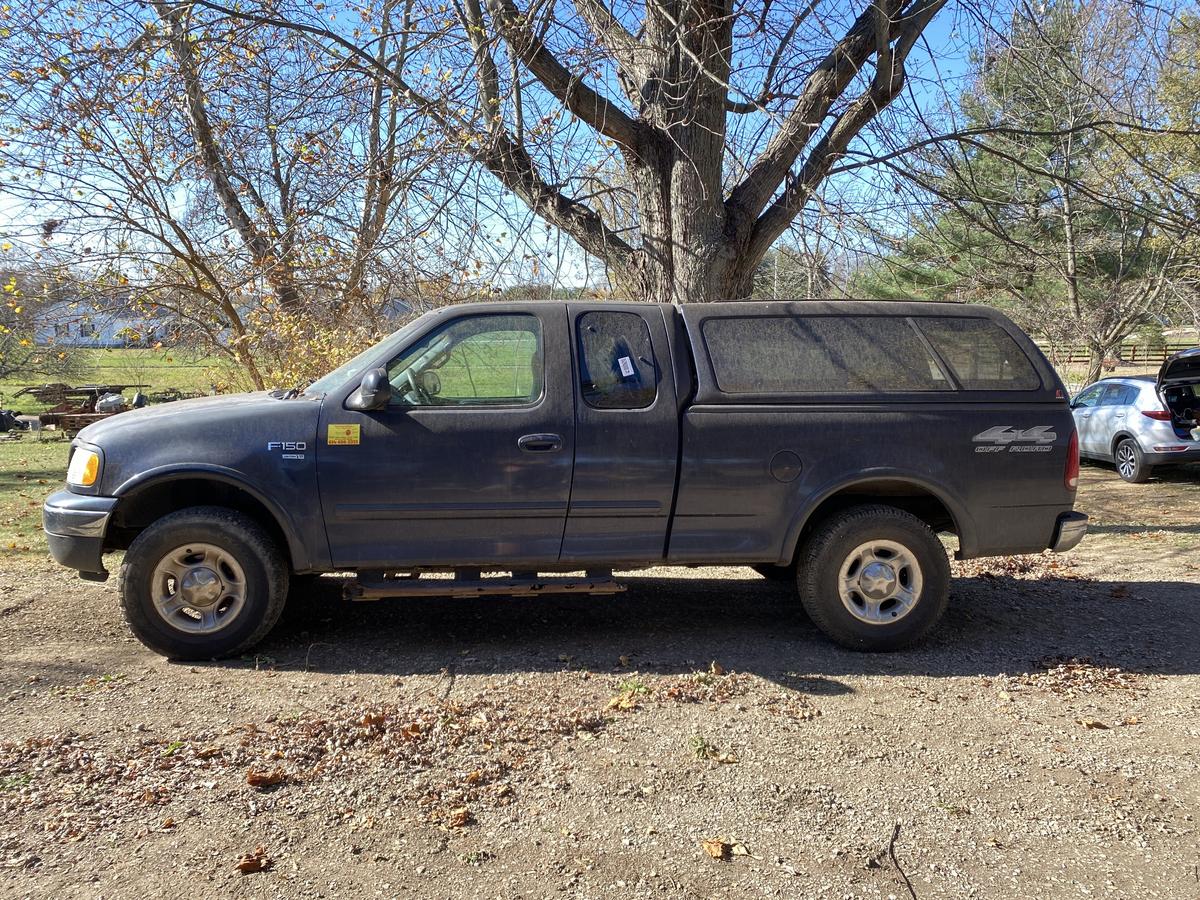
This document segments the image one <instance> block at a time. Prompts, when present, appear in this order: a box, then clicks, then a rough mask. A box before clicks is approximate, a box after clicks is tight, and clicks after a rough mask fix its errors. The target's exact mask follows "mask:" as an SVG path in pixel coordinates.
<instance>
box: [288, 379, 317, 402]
mask: <svg viewBox="0 0 1200 900" xmlns="http://www.w3.org/2000/svg"><path fill="white" fill-rule="evenodd" d="M310 384H312V381H311V380H309V381H304V382H301V383H300V384H298V385H296V386H295V387H294V388H292V389H291V390H288V391H284V393H283V398H282V399H284V400H291V399H292V398H293V397H299V396H300V395H301V394H303V393H304V392H305V390H307V389H308V386H309V385H310Z"/></svg>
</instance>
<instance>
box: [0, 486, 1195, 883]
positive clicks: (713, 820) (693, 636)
mask: <svg viewBox="0 0 1200 900" xmlns="http://www.w3.org/2000/svg"><path fill="white" fill-rule="evenodd" d="M1198 488H1200V476H1197V475H1196V474H1195V473H1192V474H1175V475H1172V474H1164V477H1163V478H1161V479H1160V480H1158V481H1156V482H1154V483H1152V484H1150V485H1145V486H1134V485H1125V484H1123V483H1121V482H1120V481H1118V480H1117V479H1116V477H1115V475H1114V474H1113V473H1112V471H1111V469H1104V468H1099V467H1085V469H1084V488H1083V491H1082V493H1081V497H1080V503H1079V506H1080V507H1081V508H1082V509H1083V510H1084V511H1086V512H1089V513H1091V514H1093V515H1094V516H1095V517H1096V520H1097V521H1096V528H1095V529H1094V533H1093V534H1092V535H1091V536H1089V537H1088V539H1087V540H1086V541H1085V542H1084V544H1083V545H1082V546H1081V547H1080V548H1079V549H1078V550H1077V551H1075V552H1074V553H1071V554H1069V555H1066V556H1063V557H1053V556H1050V555H1046V556H1040V557H1017V558H1009V559H1002V560H983V561H976V562H971V563H965V564H957V565H956V574H957V575H958V578H957V580H956V581H955V583H954V587H953V590H952V602H951V606H950V610H949V613H948V614H947V616H946V619H945V622H944V624H943V625H942V627H941V628H940V629H939V630H938V631H937V633H936V635H935V637H934V638H933V640H932V641H930V642H929V643H927V644H925V645H923V646H922V647H920V648H918V649H915V650H912V651H908V652H903V653H895V654H887V655H863V654H855V653H850V652H846V651H843V650H840V649H838V648H836V647H834V646H833V645H831V644H830V643H828V642H827V641H826V640H824V639H823V638H822V637H821V636H820V635H819V634H818V633H817V632H816V630H815V629H814V628H813V626H812V625H811V624H809V623H808V622H806V621H805V620H804V619H803V617H802V616H801V615H799V614H797V611H796V608H795V604H794V603H793V601H792V597H791V595H790V593H789V591H788V590H787V589H786V588H785V587H783V586H780V585H777V584H774V583H771V582H768V581H765V580H763V579H761V578H759V577H758V576H757V575H755V574H754V573H752V572H751V571H749V570H747V569H733V568H730V569H662V570H653V571H649V572H641V573H637V574H636V575H633V576H630V577H629V578H628V579H627V582H628V584H629V590H628V592H627V593H625V594H623V595H618V596H616V597H612V598H596V599H589V598H580V597H559V598H554V597H548V598H540V599H531V600H526V599H520V600H513V599H509V600H504V599H478V600H477V599H471V600H456V601H452V600H427V601H426V600H422V601H383V602H379V603H374V604H370V603H366V604H349V603H345V602H343V601H342V600H341V599H340V597H339V591H338V585H337V582H336V580H335V579H323V580H322V581H321V582H320V583H319V584H318V586H317V587H316V588H314V589H313V590H312V591H311V592H310V593H309V594H308V595H307V596H305V597H304V598H303V599H302V600H301V601H300V602H298V603H295V604H293V605H292V606H291V607H289V609H288V611H287V613H285V618H284V621H283V622H282V623H281V625H280V626H279V628H278V629H277V630H276V632H275V633H274V634H273V635H272V636H271V637H270V638H269V639H268V641H267V642H266V643H265V644H264V645H263V646H262V647H261V648H259V650H258V655H256V656H253V657H246V658H244V659H241V660H235V661H227V662H224V663H219V664H218V663H213V664H207V665H180V664H174V663H168V662H165V661H163V660H161V659H159V658H158V657H155V656H153V655H151V654H149V653H148V652H146V651H144V650H143V649H142V648H141V646H140V645H138V644H136V643H134V642H133V641H132V639H131V638H130V637H129V636H128V635H127V633H126V631H125V628H124V625H123V624H122V622H121V620H120V617H119V614H118V611H117V605H116V600H115V583H114V582H110V583H109V584H106V585H92V584H88V583H85V582H82V581H79V580H77V579H75V578H73V577H71V576H70V575H68V574H67V573H65V572H62V571H59V570H57V569H55V568H54V567H53V566H51V565H50V564H41V563H39V564H34V565H28V566H23V567H15V566H10V567H9V568H7V569H5V570H2V571H0V696H2V699H3V702H0V896H3V897H24V896H36V897H106V898H134V897H138V898H140V897H157V896H167V895H169V896H172V897H177V896H180V895H187V894H192V895H203V896H229V897H300V896H304V897H346V898H350V897H421V898H432V897H447V898H450V897H453V898H460V897H504V898H509V897H531V898H532V897H681V898H682V897H688V898H693V897H759V896H763V897H789V898H791V897H812V896H830V897H898V898H904V897H913V896H916V897H920V898H926V897H954V898H960V897H997V898H999V897H1003V898H1010V897H1039V898H1043V897H1091V896H1105V897H1129V898H1150V897H1164V898H1183V897H1198V896H1200V849H1198V848H1200V839H1198V836H1197V822H1196V816H1197V815H1198V814H1200V740H1198V739H1200V616H1198V615H1197V609H1198V608H1200V584H1198V582H1200V552H1198V551H1200V524H1197V523H1198V517H1197V516H1196V514H1195V510H1196V507H1197V502H1196V501H1197V497H1198V496H1200V491H1198Z"/></svg>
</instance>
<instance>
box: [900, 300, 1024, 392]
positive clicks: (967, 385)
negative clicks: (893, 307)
mask: <svg viewBox="0 0 1200 900" xmlns="http://www.w3.org/2000/svg"><path fill="white" fill-rule="evenodd" d="M916 322H917V327H919V328H920V329H921V331H922V332H923V333H924V334H925V337H927V338H928V339H929V343H931V344H932V345H933V348H934V349H935V350H936V351H937V352H938V354H939V355H940V356H941V357H942V359H944V360H945V361H946V364H947V365H948V366H950V369H951V370H952V371H953V373H954V377H955V378H957V379H958V382H959V384H961V385H962V386H963V389H964V390H967V391H1035V390H1037V389H1038V388H1040V387H1041V386H1042V379H1041V378H1040V377H1038V373H1037V370H1035V369H1034V368H1033V363H1031V362H1030V361H1029V357H1028V356H1026V355H1025V353H1024V351H1022V350H1021V348H1020V347H1018V346H1017V342H1016V341H1014V340H1013V339H1012V338H1011V337H1010V336H1009V334H1008V332H1007V331H1005V330H1004V329H1003V328H1001V327H1000V326H999V325H998V324H997V323H995V322H993V321H992V320H991V319H977V318H968V317H966V316H928V317H926V316H922V317H920V318H919V319H917V320H916Z"/></svg>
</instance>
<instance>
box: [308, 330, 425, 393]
mask: <svg viewBox="0 0 1200 900" xmlns="http://www.w3.org/2000/svg"><path fill="white" fill-rule="evenodd" d="M419 321H420V319H414V320H413V321H412V322H409V323H408V324H407V325H405V326H404V327H403V328H401V329H400V330H399V331H396V332H393V333H392V334H390V335H388V336H387V337H385V338H384V339H383V340H382V341H380V342H379V343H378V344H374V345H372V346H370V347H368V348H367V349H366V350H364V351H363V352H362V353H360V354H358V355H357V356H355V357H354V358H353V359H351V360H350V361H349V362H344V363H342V364H341V365H340V366H338V367H337V368H336V369H334V370H333V371H332V372H330V373H329V374H328V375H325V376H323V377H321V378H318V379H317V380H316V381H314V382H313V383H312V384H310V385H309V386H308V387H306V388H305V389H304V390H303V391H302V392H301V393H304V394H327V393H329V392H330V391H332V390H334V389H335V388H339V387H341V386H342V385H344V384H346V383H348V382H349V381H351V380H356V379H359V378H361V377H362V374H363V372H365V371H366V370H367V368H369V367H370V365H371V363H372V362H376V361H378V362H379V364H380V365H383V364H384V363H386V362H387V360H388V359H389V358H390V357H391V355H392V353H393V352H394V350H395V345H396V344H397V343H399V342H401V341H403V340H404V339H405V338H406V337H407V336H408V335H409V334H410V333H411V332H412V330H413V328H414V326H415V325H416V324H417V322H419Z"/></svg>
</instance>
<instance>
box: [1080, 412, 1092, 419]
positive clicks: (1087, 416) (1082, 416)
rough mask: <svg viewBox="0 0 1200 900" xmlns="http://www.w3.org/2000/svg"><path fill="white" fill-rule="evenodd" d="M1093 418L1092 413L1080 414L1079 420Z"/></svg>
mask: <svg viewBox="0 0 1200 900" xmlns="http://www.w3.org/2000/svg"><path fill="white" fill-rule="evenodd" d="M1091 417H1092V414H1091V413H1080V414H1079V418H1081V419H1090V418H1091Z"/></svg>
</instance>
